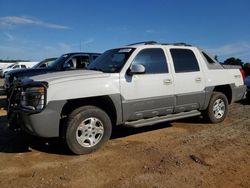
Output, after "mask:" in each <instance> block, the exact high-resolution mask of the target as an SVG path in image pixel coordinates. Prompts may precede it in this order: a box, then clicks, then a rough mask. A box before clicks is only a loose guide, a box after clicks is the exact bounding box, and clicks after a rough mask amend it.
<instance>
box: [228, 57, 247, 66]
mask: <svg viewBox="0 0 250 188" xmlns="http://www.w3.org/2000/svg"><path fill="white" fill-rule="evenodd" d="M224 64H226V65H240V66H242V67H243V64H244V62H242V60H241V59H238V58H235V57H230V58H228V59H226V60H225V61H224Z"/></svg>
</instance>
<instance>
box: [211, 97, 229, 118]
mask: <svg viewBox="0 0 250 188" xmlns="http://www.w3.org/2000/svg"><path fill="white" fill-rule="evenodd" d="M227 112H228V100H227V97H226V96H225V95H224V94H223V93H220V92H213V94H212V96H211V99H210V102H209V105H208V108H207V110H206V115H207V118H208V120H209V121H210V122H211V123H220V122H222V121H224V119H225V118H226V116H227Z"/></svg>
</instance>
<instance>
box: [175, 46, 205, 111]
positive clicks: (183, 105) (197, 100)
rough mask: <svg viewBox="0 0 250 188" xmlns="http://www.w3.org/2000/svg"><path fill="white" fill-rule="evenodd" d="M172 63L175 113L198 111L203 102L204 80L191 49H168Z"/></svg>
mask: <svg viewBox="0 0 250 188" xmlns="http://www.w3.org/2000/svg"><path fill="white" fill-rule="evenodd" d="M170 54H171V57H172V62H173V68H174V70H173V72H174V74H173V78H174V94H175V97H176V107H175V109H174V111H175V112H183V111H189V110H195V109H199V108H200V107H201V106H202V105H203V104H204V100H205V91H204V90H205V84H204V82H205V80H204V76H203V73H202V71H201V68H200V65H199V62H198V60H197V57H196V56H195V53H194V51H193V50H191V49H180V48H172V49H170Z"/></svg>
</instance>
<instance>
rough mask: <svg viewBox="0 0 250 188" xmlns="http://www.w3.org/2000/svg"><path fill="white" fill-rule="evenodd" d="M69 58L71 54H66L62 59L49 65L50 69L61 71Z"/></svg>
mask: <svg viewBox="0 0 250 188" xmlns="http://www.w3.org/2000/svg"><path fill="white" fill-rule="evenodd" d="M68 57H69V54H64V55H62V56H61V57H59V58H57V59H56V60H55V61H54V62H52V63H50V64H48V68H49V69H59V68H60V66H61V65H62V62H65V61H66V59H67V58H68Z"/></svg>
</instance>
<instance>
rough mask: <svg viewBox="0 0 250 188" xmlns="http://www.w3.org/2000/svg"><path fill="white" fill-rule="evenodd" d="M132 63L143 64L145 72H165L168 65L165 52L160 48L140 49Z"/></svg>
mask: <svg viewBox="0 0 250 188" xmlns="http://www.w3.org/2000/svg"><path fill="white" fill-rule="evenodd" d="M132 64H141V65H144V67H145V69H146V73H148V74H154V73H167V72H168V67H167V62H166V58H165V54H164V52H163V50H162V49H159V48H153V49H145V50H142V51H140V52H139V53H138V54H137V56H136V57H135V59H134V60H133V63H132Z"/></svg>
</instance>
